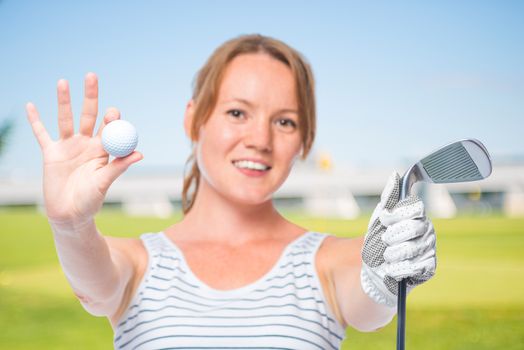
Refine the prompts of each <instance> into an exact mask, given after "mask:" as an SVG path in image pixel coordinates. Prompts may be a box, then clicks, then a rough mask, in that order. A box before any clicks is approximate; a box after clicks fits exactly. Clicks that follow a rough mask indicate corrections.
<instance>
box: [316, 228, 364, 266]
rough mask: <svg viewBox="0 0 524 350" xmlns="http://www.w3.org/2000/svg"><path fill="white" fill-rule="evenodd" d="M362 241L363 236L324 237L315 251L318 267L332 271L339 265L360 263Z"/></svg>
mask: <svg viewBox="0 0 524 350" xmlns="http://www.w3.org/2000/svg"><path fill="white" fill-rule="evenodd" d="M363 242H364V238H363V237H356V238H344V237H336V236H328V237H326V238H325V239H324V242H322V245H321V246H320V248H319V250H318V253H317V264H318V265H319V268H320V267H322V268H323V270H324V271H326V272H332V271H333V270H334V269H336V268H337V267H339V266H347V265H353V264H360V251H361V250H362V244H363Z"/></svg>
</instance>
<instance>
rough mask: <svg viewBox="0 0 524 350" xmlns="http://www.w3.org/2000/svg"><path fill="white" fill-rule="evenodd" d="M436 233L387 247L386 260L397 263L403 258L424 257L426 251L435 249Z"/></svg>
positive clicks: (417, 258)
mask: <svg viewBox="0 0 524 350" xmlns="http://www.w3.org/2000/svg"><path fill="white" fill-rule="evenodd" d="M435 240H436V239H435V235H434V234H430V235H427V236H423V237H418V238H417V239H414V240H411V241H407V242H403V243H400V244H398V245H394V246H391V247H387V248H386V250H385V251H384V260H386V262H388V263H396V262H399V261H403V260H419V259H423V258H424V253H426V252H427V251H429V250H430V249H435Z"/></svg>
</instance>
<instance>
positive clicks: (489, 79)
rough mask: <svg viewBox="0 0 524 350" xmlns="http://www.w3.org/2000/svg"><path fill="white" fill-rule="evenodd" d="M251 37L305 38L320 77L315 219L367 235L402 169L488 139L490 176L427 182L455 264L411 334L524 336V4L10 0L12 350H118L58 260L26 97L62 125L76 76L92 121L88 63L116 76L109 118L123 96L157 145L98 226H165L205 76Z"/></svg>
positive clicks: (3, 21)
mask: <svg viewBox="0 0 524 350" xmlns="http://www.w3.org/2000/svg"><path fill="white" fill-rule="evenodd" d="M249 33H260V34H263V35H268V36H273V37H275V38H278V39H281V40H283V41H284V42H286V43H288V44H290V45H291V46H293V47H295V48H296V49H297V50H299V51H300V52H302V53H303V54H304V55H305V57H306V58H307V59H308V60H309V62H310V63H311V65H312V67H313V70H314V73H315V78H316V81H317V106H318V108H317V112H318V129H317V139H316V142H315V145H314V148H313V150H312V153H311V155H310V157H309V158H308V159H307V160H305V161H303V162H301V163H299V164H297V166H296V167H295V169H294V171H293V172H292V174H291V176H290V178H289V179H288V181H287V182H286V183H285V184H284V186H283V187H282V188H281V189H280V190H279V192H277V193H276V195H275V202H276V203H277V206H278V207H279V208H280V210H281V211H282V212H283V213H284V214H285V215H286V216H288V217H289V218H290V219H291V220H293V221H295V222H297V223H299V224H301V225H304V226H306V227H309V228H311V229H312V230H318V231H323V232H332V233H334V234H337V235H340V236H348V237H352V236H357V235H361V234H362V233H363V232H365V230H366V226H367V220H368V219H369V214H370V212H371V211H372V209H373V208H374V206H375V205H376V203H377V201H378V197H379V194H380V192H381V190H382V187H383V185H384V183H385V181H386V179H387V177H388V176H389V174H390V173H391V172H392V171H393V169H396V170H397V171H398V172H400V173H402V172H403V171H405V170H406V169H407V168H408V167H409V166H410V165H411V164H412V163H413V162H415V161H417V160H418V159H419V158H421V157H423V156H424V155H426V154H428V153H430V152H431V151H433V150H435V149H436V148H438V147H440V146H442V145H444V144H447V143H449V142H451V141H454V140H456V139H461V138H466V137H473V138H477V139H479V140H481V141H482V142H483V143H484V144H485V145H486V147H487V148H488V150H489V151H490V153H491V155H492V158H493V161H494V171H493V174H492V176H491V177H490V178H489V179H487V180H484V181H481V182H477V183H469V184H455V185H450V186H444V185H438V186H418V187H417V188H416V190H417V192H418V193H419V195H421V196H422V197H423V198H424V200H425V202H426V207H427V209H428V213H429V214H430V216H431V217H432V218H433V219H434V223H435V227H436V230H437V234H438V236H439V241H438V257H439V268H438V272H437V276H436V277H435V278H434V279H433V280H431V281H430V282H428V283H427V284H425V285H424V286H421V287H420V288H417V289H416V290H415V291H414V292H413V293H412V294H411V295H410V299H409V302H408V326H407V329H408V330H407V334H408V337H407V346H408V348H424V349H443V348H446V349H495V348H500V349H524V297H523V295H524V138H523V137H522V131H523V130H524V3H523V2H520V1H503V2H502V1H501V2H494V1H460V2H456V1H430V2H414V1H396V2H387V1H374V2H359V1H333V0H331V1H305V0H304V1H297V0H289V1H273V0H268V1H264V2H246V1H221V2H219V1H210V0H209V1H191V2H189V1H160V0H158V1H112V2H103V1H89V2H87V1H86V2H68V1H47V2H41V1H23V0H22V1H14V0H0V48H1V54H2V55H1V57H2V58H1V64H0V76H1V77H2V78H1V79H0V91H1V94H0V328H1V329H2V332H0V348H2V349H3V348H5V349H14V348H16V349H18V348H20V349H33V348H46V349H47V348H48V349H62V348H63V349H66V348H70V347H72V346H75V347H76V348H86V349H93V348H96V349H105V348H108V349H109V348H111V346H112V344H111V338H112V332H111V328H110V326H109V324H108V323H107V321H105V320H104V319H97V318H95V317H93V316H90V315H88V314H87V313H85V312H84V311H83V309H82V308H81V306H80V305H79V304H78V302H76V300H75V298H74V296H73V295H72V292H71V291H70V289H69V287H68V285H67V282H66V280H65V278H64V276H63V274H62V272H61V270H60V267H59V265H58V261H57V259H56V254H55V251H54V246H53V241H52V236H51V233H50V230H49V227H48V225H47V222H46V220H45V217H44V216H43V209H42V191H41V155H40V151H39V148H38V145H37V142H36V141H35V139H34V138H33V135H32V132H31V129H30V127H29V125H28V124H27V122H26V120H25V112H24V106H25V104H26V103H27V102H28V101H32V102H33V103H35V104H36V106H37V108H38V109H39V111H40V114H41V118H42V120H43V122H44V124H45V125H46V127H47V128H48V131H49V132H50V134H51V135H52V136H53V137H56V135H57V127H56V114H57V107H56V82H57V81H58V79H60V78H65V79H67V80H68V81H69V82H70V86H71V90H72V100H73V108H74V112H76V113H77V114H78V113H79V112H80V110H81V104H82V96H83V79H84V76H85V74H86V73H87V72H95V73H97V74H98V76H99V84H100V104H99V107H100V113H101V114H103V113H104V111H105V110H106V109H107V108H108V107H111V106H116V107H117V108H119V109H120V110H121V112H122V118H123V119H127V120H129V121H130V122H132V123H133V124H134V125H135V126H136V127H137V129H138V132H139V136H140V140H139V146H138V150H140V151H141V152H142V153H143V154H144V156H145V159H144V160H143V161H141V162H140V163H139V164H137V165H135V166H133V167H132V168H131V169H130V170H129V171H128V172H127V173H126V174H125V175H124V176H122V177H121V178H120V179H119V180H117V182H116V183H115V184H114V186H113V187H112V188H111V189H110V191H109V193H108V196H107V202H106V205H105V206H104V208H103V210H102V213H101V214H100V215H99V217H98V218H97V222H98V225H99V227H100V229H101V230H102V232H104V233H106V234H109V235H114V236H126V237H136V236H138V235H139V234H140V233H143V232H146V231H155V230H162V229H163V228H165V227H166V226H167V225H169V224H171V223H173V222H175V221H177V220H180V218H181V215H180V193H181V188H182V176H183V169H184V163H185V161H186V158H187V156H188V155H189V152H190V143H189V141H188V140H187V139H186V138H185V136H184V133H183V129H182V118H183V113H184V107H185V104H186V103H187V101H188V99H189V98H190V96H191V87H192V81H193V78H194V76H195V74H196V72H197V71H198V69H199V68H200V67H201V66H202V65H203V64H204V62H205V60H206V59H207V57H208V56H209V55H210V54H211V53H212V51H213V50H214V49H215V48H216V47H217V46H218V45H220V44H221V43H223V42H224V41H226V40H228V39H230V38H233V37H235V36H238V35H241V34H249ZM77 117H78V115H77ZM76 123H77V124H76V125H78V119H77V120H76ZM394 344H395V325H394V323H393V324H391V325H389V326H388V327H386V328H384V329H383V330H381V331H379V332H376V333H370V334H362V333H358V332H355V331H353V330H348V339H347V340H346V341H345V342H344V348H353V349H389V348H392V347H393V346H394Z"/></svg>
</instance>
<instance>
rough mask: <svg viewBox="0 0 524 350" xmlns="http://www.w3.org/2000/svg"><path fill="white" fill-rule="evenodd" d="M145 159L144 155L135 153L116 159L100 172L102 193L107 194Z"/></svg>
mask: <svg viewBox="0 0 524 350" xmlns="http://www.w3.org/2000/svg"><path fill="white" fill-rule="evenodd" d="M142 159H144V156H143V155H142V153H140V152H137V151H134V152H133V153H131V154H130V155H128V156H126V157H123V158H115V159H113V160H112V161H111V162H110V163H109V164H107V165H106V166H104V167H103V168H101V169H100V170H99V173H98V174H99V186H100V191H101V192H102V193H104V194H105V193H106V192H107V190H108V189H109V186H111V184H112V183H113V182H114V181H115V180H116V179H117V178H118V177H119V176H120V175H122V174H123V173H124V172H125V171H126V170H127V168H129V166H130V165H131V164H133V163H136V162H138V161H141V160H142Z"/></svg>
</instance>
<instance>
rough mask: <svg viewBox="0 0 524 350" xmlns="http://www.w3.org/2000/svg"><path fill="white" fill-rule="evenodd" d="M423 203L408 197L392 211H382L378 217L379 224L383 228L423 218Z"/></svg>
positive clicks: (415, 198)
mask: <svg viewBox="0 0 524 350" xmlns="http://www.w3.org/2000/svg"><path fill="white" fill-rule="evenodd" d="M424 214H425V211H424V203H422V201H421V200H420V199H418V198H417V197H411V196H410V197H408V198H407V199H406V200H403V201H401V202H399V203H398V204H397V205H396V206H395V208H393V209H392V210H384V211H383V212H382V214H381V215H380V222H381V223H382V225H384V226H390V225H392V224H394V223H397V222H400V221H403V220H409V219H417V218H422V217H424Z"/></svg>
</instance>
